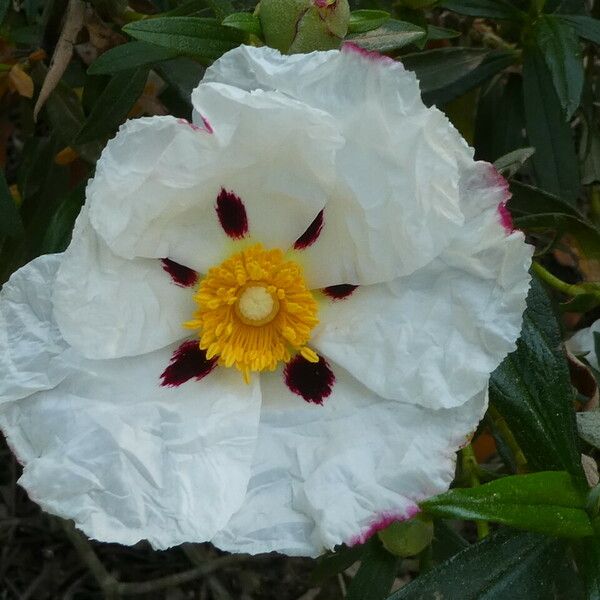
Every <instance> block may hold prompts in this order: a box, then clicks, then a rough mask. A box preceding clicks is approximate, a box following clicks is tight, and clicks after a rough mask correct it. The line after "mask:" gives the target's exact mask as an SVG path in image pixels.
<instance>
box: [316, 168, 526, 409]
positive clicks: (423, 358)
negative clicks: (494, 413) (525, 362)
mask: <svg viewBox="0 0 600 600" xmlns="http://www.w3.org/2000/svg"><path fill="white" fill-rule="evenodd" d="M500 183H501V182H500V180H498V179H497V174H495V172H494V171H492V170H491V167H490V165H488V164H487V163H477V164H476V166H475V167H474V168H473V169H472V170H470V171H468V172H465V174H464V181H463V185H462V189H463V198H464V200H463V206H464V211H465V214H466V215H467V217H468V221H467V223H466V225H465V227H464V228H463V230H462V231H461V236H460V237H459V238H457V239H456V240H454V241H453V242H452V244H451V245H450V246H449V247H448V248H447V249H446V250H445V251H444V252H443V253H442V254H441V256H440V258H439V259H436V260H435V261H433V262H432V263H430V264H429V265H427V266H426V267H423V268H422V269H420V270H418V271H416V272H415V273H413V274H411V275H409V276H407V277H402V278H399V279H396V280H395V281H392V282H389V283H386V284H378V285H373V286H365V287H360V288H358V289H357V290H355V291H354V292H353V294H352V295H350V296H349V297H348V298H346V299H343V300H340V301H333V302H327V303H326V304H325V303H324V306H323V308H322V310H321V311H320V315H319V317H320V321H321V324H320V325H319V326H318V328H317V329H316V330H315V334H314V336H313V338H312V340H311V344H312V345H313V346H314V347H315V348H316V349H317V350H319V351H320V352H321V353H322V354H323V355H325V356H326V357H327V358H330V359H332V360H333V361H335V362H337V363H339V364H341V365H342V366H343V367H344V368H346V369H347V370H348V371H350V372H351V373H353V374H354V375H355V376H356V377H357V378H358V379H359V380H360V381H362V382H363V383H364V384H365V385H367V386H368V387H370V388H371V389H372V390H373V391H374V392H375V393H377V394H379V395H381V396H383V397H385V398H390V399H396V400H402V401H404V402H408V403H414V404H419V405H421V406H427V407H430V408H451V407H454V406H459V405H461V404H463V403H464V402H466V401H467V400H469V398H471V397H473V395H474V394H475V393H477V391H478V390H481V389H482V388H483V387H484V385H485V382H486V381H487V379H488V377H489V374H490V373H491V372H492V371H493V370H494V369H495V368H496V367H497V366H498V365H499V364H500V362H501V361H502V360H503V358H504V357H505V356H506V355H507V354H508V353H509V352H511V351H512V350H513V349H514V347H515V343H516V340H517V338H518V336H519V333H520V330H521V319H522V314H523V311H524V310H525V299H526V295H527V289H528V287H529V281H530V277H529V274H528V269H529V265H530V263H531V253H532V247H531V246H528V245H526V244H525V243H524V237H523V234H522V233H521V232H514V233H512V234H510V235H507V232H506V231H505V229H504V228H503V226H502V224H501V220H500V216H499V214H498V210H497V209H498V203H499V202H500V201H502V199H503V197H504V195H505V194H506V190H505V188H504V187H503V186H502V185H500Z"/></svg>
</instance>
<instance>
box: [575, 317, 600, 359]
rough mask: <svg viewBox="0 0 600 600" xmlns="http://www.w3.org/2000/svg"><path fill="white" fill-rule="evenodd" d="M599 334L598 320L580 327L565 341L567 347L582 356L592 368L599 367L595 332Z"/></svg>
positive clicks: (599, 321)
mask: <svg viewBox="0 0 600 600" xmlns="http://www.w3.org/2000/svg"><path fill="white" fill-rule="evenodd" d="M597 333H598V334H600V320H598V321H595V322H594V323H592V325H591V327H586V328H585V329H580V330H579V331H578V332H577V333H575V335H573V336H572V337H571V338H570V339H569V340H568V341H567V348H568V349H569V350H570V351H571V352H572V353H573V354H575V355H577V356H583V357H584V358H585V360H587V362H589V363H590V365H591V366H592V367H594V369H600V361H599V360H598V355H597V354H596V340H595V334H597Z"/></svg>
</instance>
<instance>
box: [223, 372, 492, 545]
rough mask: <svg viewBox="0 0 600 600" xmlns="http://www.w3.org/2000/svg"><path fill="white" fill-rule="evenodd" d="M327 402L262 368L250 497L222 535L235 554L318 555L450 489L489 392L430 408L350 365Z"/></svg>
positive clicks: (360, 537) (406, 514)
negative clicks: (379, 385)
mask: <svg viewBox="0 0 600 600" xmlns="http://www.w3.org/2000/svg"><path fill="white" fill-rule="evenodd" d="M332 368H333V371H334V373H335V375H336V383H335V384H334V387H333V393H332V394H331V396H329V398H327V399H326V400H325V402H324V404H323V406H317V405H314V404H308V403H306V402H304V400H302V399H301V398H299V397H298V396H296V395H293V394H291V393H290V392H289V391H288V390H287V388H286V387H285V386H284V385H283V384H282V381H281V374H269V375H266V376H265V375H263V376H261V386H262V393H263V406H262V412H261V422H260V428H259V438H258V446H257V450H256V456H255V460H254V465H253V468H252V478H251V480H250V483H249V487H248V495H247V497H246V499H245V501H244V504H243V506H242V508H241V509H240V510H239V511H238V512H237V513H236V514H235V515H234V516H233V518H232V519H231V521H230V523H229V524H228V525H227V527H226V528H225V529H224V530H223V531H221V532H220V533H219V534H218V535H217V536H216V537H215V538H214V539H213V543H214V544H216V545H217V546H218V547H220V548H222V549H224V550H229V551H236V552H250V553H259V552H269V551H272V550H277V551H279V552H284V553H286V554H292V555H309V556H316V555H318V554H320V553H321V552H323V551H324V550H325V549H330V548H333V547H334V546H335V545H336V544H341V543H342V542H344V543H347V544H353V543H357V542H358V541H364V539H365V536H366V535H367V534H368V533H369V532H372V531H373V529H374V528H376V527H377V523H378V521H380V520H381V519H382V518H384V519H389V517H390V516H393V517H396V518H398V519H402V518H407V517H409V516H411V515H413V514H414V513H415V512H416V510H417V508H416V503H417V502H419V501H420V500H422V499H424V498H427V497H430V496H432V495H435V494H437V493H441V492H443V491H444V490H446V489H447V487H448V486H449V484H450V482H451V481H452V479H453V476H454V464H455V451H456V450H457V449H458V448H459V447H460V446H461V445H462V444H464V443H465V442H466V441H467V436H468V435H469V434H470V433H472V432H473V430H474V429H475V427H476V425H477V422H478V421H479V419H480V418H481V417H482V415H483V413H484V410H485V406H486V399H485V394H484V393H483V392H482V393H480V394H478V395H477V396H476V397H475V398H473V399H472V400H471V401H470V402H468V403H466V404H465V405H464V406H462V407H460V408H459V409H450V410H444V409H442V410H437V411H432V410H429V409H426V408H422V407H417V406H414V405H410V404H405V403H399V402H396V401H393V400H384V399H382V398H378V397H377V396H376V395H375V394H373V393H372V392H371V391H369V390H368V389H367V388H365V387H363V386H362V385H361V384H360V383H358V382H357V381H356V380H355V379H353V378H352V377H351V376H350V375H348V374H347V373H345V372H344V371H343V369H340V368H336V367H335V366H334V365H332Z"/></svg>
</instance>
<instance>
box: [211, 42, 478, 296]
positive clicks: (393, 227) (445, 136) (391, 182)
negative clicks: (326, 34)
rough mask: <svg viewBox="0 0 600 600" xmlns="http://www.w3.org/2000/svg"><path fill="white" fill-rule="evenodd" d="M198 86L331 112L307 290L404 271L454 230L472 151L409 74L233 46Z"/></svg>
mask: <svg viewBox="0 0 600 600" xmlns="http://www.w3.org/2000/svg"><path fill="white" fill-rule="evenodd" d="M204 81H209V82H210V81H214V82H222V83H226V84H231V85H236V86H238V87H241V88H243V89H245V90H267V91H269V90H278V91H280V92H283V93H285V94H287V95H289V96H291V97H292V98H295V99H297V100H299V101H301V102H304V103H305V104H306V105H308V106H311V107H314V108H317V109H320V110H322V111H325V112H327V113H328V114H330V115H331V117H333V119H334V120H335V122H336V124H337V127H338V129H339V131H340V132H341V134H342V136H343V137H344V140H345V144H344V146H343V147H342V148H341V149H340V150H339V151H338V152H337V153H336V177H337V185H336V188H335V190H334V192H333V193H332V194H331V195H330V196H328V198H327V204H326V206H325V212H324V226H323V230H322V233H321V235H320V236H319V238H318V239H317V240H316V242H315V243H314V244H312V245H311V246H310V247H309V248H307V249H306V250H305V251H304V255H303V257H302V260H303V263H304V264H305V268H306V271H307V276H308V279H309V281H310V282H311V284H312V285H313V287H325V286H328V285H336V284H340V283H353V284H372V283H378V282H382V281H389V280H391V279H394V278H396V277H398V276H401V275H406V274H409V273H411V272H413V271H415V270H416V269H418V268H419V267H421V266H423V265H425V264H427V263H428V262H429V261H431V260H432V259H433V258H434V257H435V256H437V255H438V254H439V253H440V251H441V250H442V249H443V248H445V247H446V246H447V245H448V243H449V242H450V241H451V239H452V238H453V237H454V236H455V235H456V234H457V232H458V230H459V229H460V227H461V226H462V224H463V221H464V216H463V214H462V212H461V208H460V203H459V167H458V165H459V162H460V161H464V160H469V159H471V157H472V151H471V150H470V149H469V148H468V147H467V145H466V144H465V142H464V141H463V140H462V139H461V137H460V136H459V135H458V133H457V132H456V131H455V130H454V128H453V127H452V125H451V124H450V123H449V121H448V119H447V118H446V117H445V116H444V115H443V114H442V113H441V112H440V111H438V110H437V109H428V108H426V107H425V105H424V104H423V102H422V101H421V98H420V94H419V87H418V84H417V80H416V78H415V76H414V74H413V73H410V72H408V71H406V70H405V69H404V68H403V66H402V65H401V64H400V63H399V62H395V61H392V60H382V61H376V60H373V59H372V58H370V57H365V56H362V55H360V54H357V53H354V52H344V51H342V52H337V51H332V52H313V53H311V54H306V55H294V56H291V57H289V56H282V55H281V54H279V52H277V51H276V50H273V49H270V48H251V47H248V46H242V47H239V48H237V49H236V50H233V51H232V52H229V53H227V54H226V55H224V56H223V57H222V58H221V59H219V60H218V61H216V62H215V63H214V64H213V65H212V67H210V68H209V69H208V70H207V73H206V76H205V79H204Z"/></svg>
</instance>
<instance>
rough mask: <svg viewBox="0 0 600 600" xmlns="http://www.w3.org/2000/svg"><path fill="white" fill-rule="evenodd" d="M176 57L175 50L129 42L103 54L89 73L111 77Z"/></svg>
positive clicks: (90, 68)
mask: <svg viewBox="0 0 600 600" xmlns="http://www.w3.org/2000/svg"><path fill="white" fill-rule="evenodd" d="M176 56H177V52H176V51H175V50H169V49H167V48H162V47H161V46H155V45H154V44H148V43H147V42H129V43H128V44H122V45H120V46H116V47H114V48H111V49H110V50H108V52H105V53H104V54H101V55H100V56H99V57H98V58H97V59H96V60H95V61H94V62H93V63H92V64H91V65H90V67H89V69H88V73H89V74H90V75H106V74H108V75H110V74H112V73H116V72H117V71H130V70H132V69H137V68H138V67H144V66H149V65H153V64H155V63H158V62H161V61H163V60H169V59H171V58H174V57H176Z"/></svg>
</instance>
